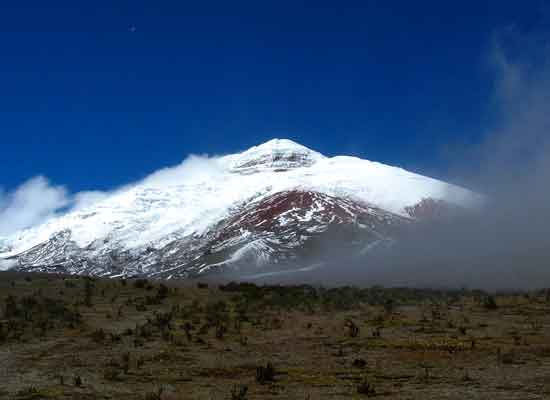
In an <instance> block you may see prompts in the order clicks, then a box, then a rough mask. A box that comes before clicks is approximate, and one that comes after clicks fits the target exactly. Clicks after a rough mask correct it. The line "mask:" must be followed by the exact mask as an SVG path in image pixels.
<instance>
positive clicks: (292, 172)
mask: <svg viewBox="0 0 550 400" xmlns="http://www.w3.org/2000/svg"><path fill="white" fill-rule="evenodd" d="M479 201H480V197H479V196H477V195H475V194H473V193H472V192H469V191H468V190H465V189H463V188H460V187H457V186H453V185H449V184H447V183H445V182H442V181H438V180H435V179H431V178H428V177H424V176H421V175H418V174H414V173H411V172H408V171H405V170H403V169H400V168H396V167H391V166H387V165H384V164H380V163H376V162H371V161H367V160H361V159H358V158H354V157H345V156H339V157H331V158H329V157H325V156H323V155H322V154H320V153H318V152H315V151H313V150H310V149H308V148H306V147H304V146H302V145H299V144H297V143H294V142H292V141H290V140H284V139H283V140H281V139H274V140H271V141H269V142H267V143H264V144H262V145H260V146H255V147H253V148H251V149H249V150H247V151H245V152H242V153H238V154H234V155H228V156H224V157H217V158H212V159H204V158H191V159H190V160H188V161H186V162H184V163H182V165H180V166H177V167H174V168H168V169H165V170H161V171H159V172H156V173H155V174H152V175H151V176H149V177H147V178H146V179H145V180H143V181H142V182H140V183H138V184H135V185H132V186H129V187H126V188H123V189H121V190H118V191H116V192H113V193H111V194H110V195H109V196H108V197H107V198H106V199H104V200H102V201H100V202H98V203H96V204H94V205H92V206H90V207H88V208H86V209H82V210H77V211H74V212H71V213H68V214H66V215H64V216H61V217H58V218H54V219H51V220H49V221H47V222H46V223H45V224H43V225H40V226H37V227H33V228H31V229H27V230H24V231H21V232H18V233H16V234H14V235H11V236H10V237H7V238H3V239H2V240H1V241H0V243H2V246H1V247H0V259H3V261H2V262H1V263H0V266H1V265H4V266H9V267H11V268H18V269H24V270H31V271H58V272H68V273H75V274H93V275H104V276H119V275H147V276H159V277H165V278H170V277H186V276H194V275H197V274H203V273H207V272H213V271H224V270H226V269H237V270H238V269H242V268H262V266H263V267H265V268H267V266H269V265H282V264H285V263H286V264H289V265H290V264H293V263H294V264H297V263H304V262H310V261H311V260H310V259H311V257H309V256H307V255H306V254H305V253H307V251H306V250H307V249H310V252H313V251H312V250H311V248H312V247H314V243H315V242H316V241H320V240H322V237H323V236H327V235H328V234H329V233H330V232H332V230H333V228H335V227H343V226H345V227H347V229H348V230H350V231H355V232H356V233H357V234H355V235H354V237H360V238H361V239H360V240H358V242H360V243H361V244H359V245H358V247H361V246H363V248H364V247H365V246H367V245H369V244H373V243H380V242H381V241H384V240H390V239H391V237H392V234H393V233H392V229H393V227H394V226H398V225H399V224H403V223H407V222H408V221H410V220H412V219H414V218H417V217H418V212H419V211H418V210H424V209H425V208H426V206H425V204H427V202H433V203H434V204H439V203H445V204H452V205H456V206H461V207H463V206H465V207H468V206H471V205H472V204H475V203H476V202H479ZM415 212H416V214H415ZM359 232H361V233H360V234H359Z"/></svg>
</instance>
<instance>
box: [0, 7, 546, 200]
mask: <svg viewBox="0 0 550 400" xmlns="http://www.w3.org/2000/svg"><path fill="white" fill-rule="evenodd" d="M84 3H85V2H80V1H71V2H66V3H62V2H55V1H54V2H45V1H40V2H36V3H35V4H31V3H30V2H25V1H12V2H6V1H5V2H2V7H1V11H0V148H1V153H0V154H1V156H0V157H1V162H0V168H1V173H0V186H3V187H4V189H7V190H10V189H12V188H13V187H15V186H17V185H18V184H20V183H21V182H22V181H24V180H26V179H28V178H30V177H32V176H35V175H38V174H43V175H45V176H47V177H48V178H50V179H51V180H52V181H53V182H54V183H56V184H65V185H67V186H68V187H69V188H70V189H71V190H72V191H79V190H89V189H109V188H113V187H116V186H118V185H120V184H124V183H128V182H130V181H133V180H136V179H139V178H141V177H143V176H144V175H146V174H147V173H149V172H152V171H154V170H155V169H158V168H160V167H163V166H168V165H172V164H176V163H178V162H180V161H181V160H182V159H183V158H184V157H185V156H186V155H187V154H189V153H209V154H218V153H229V152H234V151H237V150H240V149H245V148H247V147H250V146H252V145H254V144H258V143H261V142H263V141H266V140H268V139H270V138H272V137H287V138H291V139H294V140H296V141H299V142H301V143H302V144H305V145H307V146H309V147H312V148H314V149H316V150H318V151H321V152H323V153H325V154H328V155H336V154H353V155H358V156H361V157H363V158H368V159H372V160H378V161H382V162H386V163H389V164H394V165H401V166H403V167H406V168H410V169H413V170H416V171H419V172H423V173H428V174H431V175H438V174H439V175H441V174H443V175H444V172H442V171H444V168H445V162H444V161H442V159H441V157H440V153H441V152H440V150H441V148H442V146H444V145H445V144H447V143H453V142H457V141H458V142H467V143H469V142H475V141H476V140H478V139H479V135H480V133H481V132H483V131H484V130H485V129H487V127H488V125H490V123H491V117H490V115H491V113H490V100H491V94H492V85H493V83H492V78H493V74H492V71H491V70H490V68H488V66H487V64H488V63H487V58H488V53H489V50H490V46H491V38H492V35H493V33H494V32H495V31H497V30H499V29H503V28H505V27H506V26H508V25H510V24H515V26H516V27H518V28H519V29H520V30H529V29H530V28H531V27H532V26H535V25H537V24H539V23H540V21H541V19H542V18H543V15H542V14H543V13H542V12H541V10H542V9H543V7H541V4H542V3H541V2H539V1H532V2H531V1H522V2H518V1H509V2H508V1H488V2H483V1H458V2H447V1H416V2H413V1H399V2H397V1H393V2H392V1H368V0H363V1H357V2H353V1H331V2H325V1H321V0H315V1H304V2H300V1H253V2H239V1H236V2H228V1H221V2H208V1H204V2H190V1H147V2H145V1H137V0H133V1H109V2H104V3H102V2H98V1H94V2H86V3H87V5H83V4H84Z"/></svg>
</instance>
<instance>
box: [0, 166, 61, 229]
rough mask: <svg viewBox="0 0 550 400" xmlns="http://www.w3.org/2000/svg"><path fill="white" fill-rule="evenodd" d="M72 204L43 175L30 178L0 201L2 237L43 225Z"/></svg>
mask: <svg viewBox="0 0 550 400" xmlns="http://www.w3.org/2000/svg"><path fill="white" fill-rule="evenodd" d="M69 204H70V199H69V196H68V194H67V190H66V189H65V188H64V187H63V186H54V185H51V184H50V182H49V181H48V179H46V178H45V177H43V176H37V177H34V178H31V179H29V180H28V181H26V182H25V183H23V184H22V185H20V186H19V187H18V188H17V189H15V190H14V191H13V192H11V193H6V194H4V195H3V196H2V198H1V199H0V235H7V234H10V233H12V232H15V231H17V230H20V229H24V228H27V227H29V226H32V225H35V224H38V223H40V222H43V221H45V220H46V219H48V218H50V217H51V216H53V215H55V213H56V212H57V211H59V210H61V209H63V208H64V207H67V206H68V205H69Z"/></svg>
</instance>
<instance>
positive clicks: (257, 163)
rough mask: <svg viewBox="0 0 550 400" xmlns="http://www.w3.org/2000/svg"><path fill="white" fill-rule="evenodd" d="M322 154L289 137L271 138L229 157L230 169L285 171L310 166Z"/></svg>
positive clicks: (240, 170)
mask: <svg viewBox="0 0 550 400" xmlns="http://www.w3.org/2000/svg"><path fill="white" fill-rule="evenodd" d="M321 158H324V156H323V155H322V154H321V153H318V152H316V151H314V150H311V149H309V148H307V147H305V146H303V145H301V144H299V143H296V142H294V141H292V140H289V139H271V140H269V141H267V142H265V143H262V144H260V145H258V146H254V147H251V148H250V149H248V150H246V151H244V152H243V153H240V154H236V155H235V156H232V157H231V161H232V162H231V164H232V165H231V169H232V170H233V171H235V172H239V173H254V172H259V171H262V170H267V169H269V170H273V171H286V170H289V169H294V168H299V167H310V166H312V165H313V164H315V162H316V161H317V160H319V159H321Z"/></svg>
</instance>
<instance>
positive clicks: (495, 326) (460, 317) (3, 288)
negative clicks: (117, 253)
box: [0, 273, 550, 400]
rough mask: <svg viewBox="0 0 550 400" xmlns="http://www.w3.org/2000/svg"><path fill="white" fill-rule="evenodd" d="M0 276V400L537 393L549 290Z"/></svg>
mask: <svg viewBox="0 0 550 400" xmlns="http://www.w3.org/2000/svg"><path fill="white" fill-rule="evenodd" d="M205 286H206V285H205V284H198V283H197V282H188V283H181V282H170V283H161V282H155V281H145V280H127V281H123V280H99V279H88V278H78V277H60V276H53V275H21V274H11V273H2V274H0V398H2V399H4V398H5V399H41V398H43V399H147V400H153V399H159V400H160V399H164V400H169V399H241V400H243V399H324V398H327V399H343V398H346V399H347V398H357V399H360V398H368V397H374V398H388V399H522V400H523V399H549V398H550V313H549V311H550V295H549V293H550V292H548V291H538V292H531V293H500V294H496V295H494V296H492V295H489V294H487V293H483V292H479V291H466V290H462V291H449V292H446V291H434V290H413V289H383V288H376V287H374V288H366V289H355V288H333V289H322V288H315V287H311V286H305V285H304V286H292V287H291V286H285V287H279V286H266V287H262V286H256V285H252V284H246V285H245V284H242V285H236V284H228V285H225V286H224V285H221V286H219V285H213V284H212V283H210V284H209V285H208V287H205Z"/></svg>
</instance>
